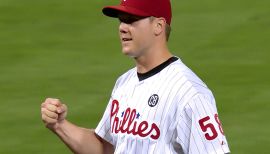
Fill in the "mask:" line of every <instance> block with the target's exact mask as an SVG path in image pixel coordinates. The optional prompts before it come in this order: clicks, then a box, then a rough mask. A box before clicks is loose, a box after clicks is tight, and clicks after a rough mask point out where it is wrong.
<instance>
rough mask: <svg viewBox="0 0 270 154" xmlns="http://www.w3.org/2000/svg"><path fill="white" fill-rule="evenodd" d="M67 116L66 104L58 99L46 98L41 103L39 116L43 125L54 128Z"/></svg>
mask: <svg viewBox="0 0 270 154" xmlns="http://www.w3.org/2000/svg"><path fill="white" fill-rule="evenodd" d="M66 116H67V106H66V105H65V104H63V103H62V102H61V101H60V100H59V99H54V98H47V99H46V100H45V101H44V102H43V103H42V104H41V118H42V121H43V122H44V124H45V126H46V127H47V128H49V129H51V130H55V129H56V128H57V127H58V125H59V124H61V122H63V121H64V120H65V118H66Z"/></svg>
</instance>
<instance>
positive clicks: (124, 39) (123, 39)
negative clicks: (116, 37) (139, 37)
mask: <svg viewBox="0 0 270 154" xmlns="http://www.w3.org/2000/svg"><path fill="white" fill-rule="evenodd" d="M122 41H123V42H128V41H132V38H122Z"/></svg>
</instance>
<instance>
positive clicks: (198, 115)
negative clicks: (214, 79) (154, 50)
mask: <svg viewBox="0 0 270 154" xmlns="http://www.w3.org/2000/svg"><path fill="white" fill-rule="evenodd" d="M136 71H137V70H136V68H133V69H131V70H130V71H128V72H126V73H125V74H123V75H122V76H121V77H120V78H119V79H118V80H117V82H116V84H115V87H114V89H113V92H112V96H111V99H110V101H109V103H108V106H107V108H106V110H105V113H104V115H103V117H102V119H101V121H100V123H99V124H98V126H97V128H96V130H95V132H96V134H98V135H99V136H101V137H102V138H103V139H105V140H107V141H108V142H110V143H111V144H112V145H114V147H115V153H116V154H157V153H162V154H181V153H185V154H206V153H207V154H208V153H209V154H221V153H222V154H224V153H229V152H230V151H229V148H228V144H227V141H226V138H225V136H224V135H222V134H221V133H220V131H218V130H219V125H218V124H217V122H216V121H215V118H214V115H215V114H217V109H216V103H215V99H214V97H213V95H212V93H211V91H210V90H209V89H208V88H207V86H206V85H205V84H204V83H203V82H202V81H201V80H200V79H199V78H198V77H197V76H196V75H195V74H194V73H193V72H192V71H191V70H190V69H189V68H187V67H186V66H185V65H184V64H183V63H182V62H181V60H177V61H175V62H173V63H171V64H170V65H168V66H166V67H165V68H163V69H162V70H161V71H160V72H157V73H156V74H154V75H153V76H151V77H149V78H146V79H144V80H142V81H139V79H138V76H137V72H136ZM153 94H157V95H158V96H159V101H158V103H157V104H156V105H155V106H154V107H150V106H149V105H148V100H149V98H150V96H151V95H153ZM113 100H117V101H118V102H119V111H118V112H117V114H116V115H115V116H114V117H112V119H111V117H110V115H111V108H112V102H113ZM127 108H130V109H131V110H134V111H136V118H135V120H134V121H133V122H132V123H131V124H130V127H128V124H127V123H125V124H124V126H123V128H127V127H128V128H130V130H131V129H132V128H133V127H135V126H136V129H135V130H139V128H138V127H139V126H138V125H139V124H140V123H142V122H143V121H147V123H148V125H147V128H146V129H145V132H147V131H150V130H151V128H150V126H151V125H152V124H156V125H157V126H158V129H159V130H160V136H159V137H158V139H153V138H151V137H150V135H151V134H150V135H148V136H146V137H141V136H140V135H133V134H128V133H124V132H121V131H120V132H119V133H115V132H112V130H113V129H114V128H112V125H111V123H112V121H113V120H115V117H118V118H119V119H120V121H121V120H123V115H124V114H125V112H127V110H126V109H127ZM206 116H209V117H211V118H210V120H209V121H206V123H211V124H213V126H214V127H215V128H216V130H217V132H218V136H217V137H216V138H215V139H213V140H207V139H206V137H205V134H206V133H208V134H210V135H211V131H210V129H206V131H203V130H202V128H201V126H200V124H199V122H198V121H199V120H200V119H202V118H204V117H206ZM111 120H112V121H111ZM135 122H136V123H137V125H136V124H135ZM120 123H121V122H120ZM123 123H124V122H123ZM154 134H155V133H154ZM222 144H223V145H222Z"/></svg>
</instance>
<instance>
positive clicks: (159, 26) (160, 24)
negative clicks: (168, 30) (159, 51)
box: [154, 18, 166, 36]
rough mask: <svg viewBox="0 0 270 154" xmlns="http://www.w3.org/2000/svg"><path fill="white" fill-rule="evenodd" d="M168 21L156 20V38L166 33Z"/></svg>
mask: <svg viewBox="0 0 270 154" xmlns="http://www.w3.org/2000/svg"><path fill="white" fill-rule="evenodd" d="M165 26H166V21H165V19H164V18H156V19H155V21H154V33H155V35H156V36H158V35H160V34H162V33H163V32H165Z"/></svg>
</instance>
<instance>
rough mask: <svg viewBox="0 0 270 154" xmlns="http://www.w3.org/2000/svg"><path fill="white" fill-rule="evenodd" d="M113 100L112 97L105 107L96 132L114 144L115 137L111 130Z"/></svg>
mask: <svg viewBox="0 0 270 154" xmlns="http://www.w3.org/2000/svg"><path fill="white" fill-rule="evenodd" d="M111 102H112V99H110V101H109V103H108V105H107V107H106V109H105V112H104V114H103V117H102V118H101V120H100V122H99V124H98V125H97V127H96V129H95V133H96V134H97V135H98V136H100V137H101V138H102V139H104V140H106V141H107V142H109V143H111V144H112V145H114V142H113V138H112V136H111V131H110V129H111V124H110V110H111Z"/></svg>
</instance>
